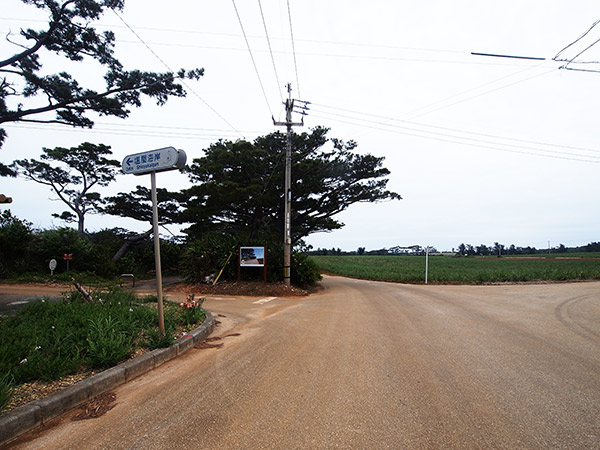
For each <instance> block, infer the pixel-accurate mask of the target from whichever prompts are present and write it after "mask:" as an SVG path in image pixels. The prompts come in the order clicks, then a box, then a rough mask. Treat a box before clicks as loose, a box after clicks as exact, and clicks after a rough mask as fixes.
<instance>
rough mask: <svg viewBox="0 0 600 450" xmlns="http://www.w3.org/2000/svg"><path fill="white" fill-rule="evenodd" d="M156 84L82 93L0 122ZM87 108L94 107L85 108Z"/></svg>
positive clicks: (10, 116)
mask: <svg viewBox="0 0 600 450" xmlns="http://www.w3.org/2000/svg"><path fill="white" fill-rule="evenodd" d="M155 84H159V82H158V81H157V82H154V83H144V84H141V85H139V86H136V87H134V88H127V87H119V88H115V89H109V90H107V91H106V92H103V93H100V94H98V93H95V94H94V95H82V96H80V97H74V98H72V99H70V100H64V101H62V102H58V103H54V104H49V105H47V106H42V107H40V108H33V109H26V110H21V111H16V112H13V113H12V114H10V113H9V114H6V115H3V116H2V117H0V123H4V122H17V121H20V120H22V119H21V117H25V116H29V115H32V114H40V113H44V112H49V111H56V110H57V109H61V108H68V107H69V106H70V105H73V104H76V103H80V102H85V101H89V100H98V99H101V98H106V97H108V96H109V95H112V94H118V93H121V92H128V91H134V90H140V89H144V88H147V87H150V86H153V85H155ZM85 109H92V108H85Z"/></svg>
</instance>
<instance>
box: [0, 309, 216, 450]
mask: <svg viewBox="0 0 600 450" xmlns="http://www.w3.org/2000/svg"><path fill="white" fill-rule="evenodd" d="M214 328H215V319H214V317H213V315H212V314H211V313H210V312H208V311H206V319H205V320H204V322H203V323H202V325H200V326H199V327H198V328H196V329H194V330H192V331H191V332H190V333H189V335H187V336H184V337H182V338H181V339H180V340H179V341H178V342H177V343H176V344H173V345H172V346H170V347H167V348H161V349H157V350H153V351H151V352H147V353H144V354H143V355H140V356H138V357H137V358H134V359H131V360H129V361H126V362H124V363H121V364H119V365H118V366H115V367H112V368H110V369H107V370H105V371H103V372H100V373H98V374H96V375H93V376H91V377H89V378H86V379H85V380H81V381H80V382H78V383H76V384H74V385H72V386H69V387H66V388H64V389H61V390H60V391H57V392H54V393H52V394H50V395H48V396H47V397H44V398H41V399H39V400H35V401H33V402H30V403H27V404H26V405H23V406H20V407H18V408H15V409H13V410H12V411H8V412H7V413H5V414H3V415H1V416H0V445H2V444H5V443H7V442H9V441H11V440H13V439H16V438H17V437H19V436H20V435H22V434H23V433H25V432H27V431H31V430H33V429H35V428H38V427H40V426H43V425H45V424H46V423H48V421H50V420H52V419H55V418H56V417H58V416H60V415H62V414H64V413H65V412H67V411H69V410H71V409H74V408H76V407H77V406H79V405H81V404H82V403H84V402H86V401H87V400H89V399H91V398H93V397H96V396H97V395H99V394H102V393H104V392H106V391H109V390H111V389H114V388H116V387H117V386H120V385H121V384H124V383H126V382H128V381H131V380H133V379H134V378H136V377H138V376H140V375H143V374H144V373H146V372H149V371H151V370H152V369H155V368H157V367H159V366H160V365H162V364H164V363H165V362H167V361H170V360H171V359H174V358H176V357H177V356H179V355H181V354H183V353H185V352H186V351H188V350H189V349H190V348H192V347H193V346H194V345H195V344H198V343H200V342H202V341H204V340H205V339H206V338H207V337H208V336H209V335H210V334H211V333H212V332H213V330H214Z"/></svg>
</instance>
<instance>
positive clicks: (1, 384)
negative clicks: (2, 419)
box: [0, 373, 14, 412]
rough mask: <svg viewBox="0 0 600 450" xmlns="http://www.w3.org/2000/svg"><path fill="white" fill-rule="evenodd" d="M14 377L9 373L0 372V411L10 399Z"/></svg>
mask: <svg viewBox="0 0 600 450" xmlns="http://www.w3.org/2000/svg"><path fill="white" fill-rule="evenodd" d="M13 386H14V378H13V376H12V375H11V374H10V373H4V374H0V412H2V411H3V410H4V408H6V406H7V405H8V403H9V402H10V400H11V399H12V394H13Z"/></svg>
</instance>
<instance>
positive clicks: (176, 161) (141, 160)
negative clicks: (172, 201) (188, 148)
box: [121, 147, 187, 175]
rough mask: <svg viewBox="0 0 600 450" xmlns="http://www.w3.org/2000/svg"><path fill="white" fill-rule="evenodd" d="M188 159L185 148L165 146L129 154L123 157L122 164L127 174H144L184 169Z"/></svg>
mask: <svg viewBox="0 0 600 450" xmlns="http://www.w3.org/2000/svg"><path fill="white" fill-rule="evenodd" d="M186 160H187V156H186V154H185V152H184V151H183V150H177V149H176V148H175V147H165V148H159V149H157V150H150V151H147V152H142V153H135V154H133V155H128V156H126V157H125V158H124V159H123V163H122V164H121V166H122V168H123V172H124V173H126V174H134V175H142V174H145V173H151V172H161V171H164V170H172V169H183V168H184V167H185V162H186Z"/></svg>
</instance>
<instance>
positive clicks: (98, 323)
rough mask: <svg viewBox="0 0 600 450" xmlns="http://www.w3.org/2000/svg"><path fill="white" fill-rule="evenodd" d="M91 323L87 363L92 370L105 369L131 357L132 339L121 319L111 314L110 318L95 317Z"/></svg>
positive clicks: (90, 320)
mask: <svg viewBox="0 0 600 450" xmlns="http://www.w3.org/2000/svg"><path fill="white" fill-rule="evenodd" d="M89 322H90V327H89V332H88V335H87V338H86V341H87V344H88V345H87V348H88V353H87V357H86V361H87V362H88V364H89V366H90V367H91V368H93V369H105V368H107V367H111V366H114V365H116V364H118V363H119V362H121V361H122V360H124V359H125V358H127V357H129V356H131V354H132V353H133V347H132V338H131V336H130V335H129V334H128V333H126V330H125V328H126V327H125V326H124V325H123V324H122V323H121V322H120V320H119V319H115V318H114V317H113V316H111V315H110V314H109V315H108V317H103V316H98V317H94V318H92V319H89Z"/></svg>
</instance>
